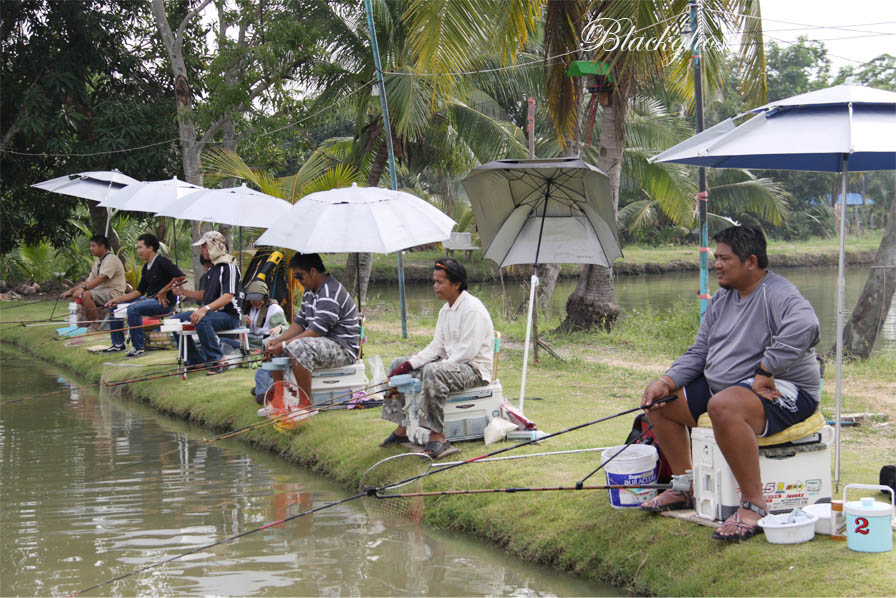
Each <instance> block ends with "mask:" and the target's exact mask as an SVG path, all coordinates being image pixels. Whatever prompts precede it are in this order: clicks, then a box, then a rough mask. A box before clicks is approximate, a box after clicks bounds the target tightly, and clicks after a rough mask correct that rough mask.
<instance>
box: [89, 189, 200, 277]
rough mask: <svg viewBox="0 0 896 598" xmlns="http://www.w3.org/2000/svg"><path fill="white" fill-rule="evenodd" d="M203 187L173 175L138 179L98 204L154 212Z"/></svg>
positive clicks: (175, 254) (175, 250) (129, 210)
mask: <svg viewBox="0 0 896 598" xmlns="http://www.w3.org/2000/svg"><path fill="white" fill-rule="evenodd" d="M204 189H205V187H200V186H199V185H193V184H192V183H187V182H185V181H182V180H180V179H178V178H177V177H173V178H170V179H165V180H162V181H138V182H136V183H133V184H131V185H128V186H127V187H124V188H123V189H121V190H119V191H116V192H115V193H113V194H111V195H110V196H109V197H108V198H106V199H105V200H103V201H101V202H100V204H99V205H100V206H102V207H106V208H114V209H116V210H124V211H128V212H156V211H157V210H160V209H162V208H164V207H166V206H168V205H169V204H172V203H175V202H178V201H179V200H181V199H183V198H185V197H187V196H189V195H190V194H192V193H196V192H197V191H203V190H204ZM174 261H175V263H178V259H177V228H176V227H175V228H174Z"/></svg>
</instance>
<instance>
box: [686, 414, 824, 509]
mask: <svg viewBox="0 0 896 598" xmlns="http://www.w3.org/2000/svg"><path fill="white" fill-rule="evenodd" d="M832 433H833V431H832V429H831V427H830V426H825V428H824V429H823V430H822V433H821V434H820V435H819V438H818V440H819V441H818V442H811V443H805V444H796V443H795V444H793V445H776V446H768V447H759V472H760V476H761V479H762V493H763V494H764V495H765V502H766V508H768V509H769V510H770V511H771V512H772V513H785V512H788V511H792V510H793V509H795V508H796V507H805V506H807V505H813V504H816V503H825V502H830V501H831V449H830V445H829V444H828V443H829V440H830V437H831V435H832ZM691 457H692V462H693V468H694V504H695V509H696V511H697V515H698V516H700V517H703V518H704V519H715V520H718V521H724V520H725V519H727V518H728V517H730V516H731V515H732V514H734V512H735V511H737V509H738V505H739V503H740V488H738V485H737V481H736V480H735V479H734V474H733V473H732V472H731V468H730V467H729V466H728V463H727V461H725V457H724V456H723V455H722V451H721V450H720V449H719V446H718V445H717V444H716V438H715V435H713V431H712V429H711V428H694V429H693V430H691Z"/></svg>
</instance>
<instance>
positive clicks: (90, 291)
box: [60, 235, 127, 330]
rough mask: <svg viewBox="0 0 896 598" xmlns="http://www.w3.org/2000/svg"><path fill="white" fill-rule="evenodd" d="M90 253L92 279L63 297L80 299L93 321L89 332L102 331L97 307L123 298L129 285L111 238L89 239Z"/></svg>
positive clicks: (99, 236) (97, 236) (70, 290)
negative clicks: (113, 248) (91, 256)
mask: <svg viewBox="0 0 896 598" xmlns="http://www.w3.org/2000/svg"><path fill="white" fill-rule="evenodd" d="M90 253H92V254H93V257H94V258H95V260H94V262H93V267H91V269H90V276H88V277H87V280H85V281H84V282H82V283H79V284H76V285H75V286H73V287H72V288H70V289H69V290H67V291H66V292H64V293H62V295H60V297H61V298H63V299H65V298H66V297H74V298H75V299H80V300H81V304H82V305H83V306H84V312H85V315H86V317H87V320H88V321H89V322H90V329H91V330H99V322H97V306H101V305H105V304H106V302H108V301H109V300H111V299H114V298H115V297H119V296H121V295H124V292H125V291H126V290H127V282H126V281H125V279H124V266H123V265H122V263H121V260H120V259H118V257H117V256H116V255H115V254H114V253H112V252H111V251H109V239H107V238H106V237H105V236H103V235H94V236H92V237H90Z"/></svg>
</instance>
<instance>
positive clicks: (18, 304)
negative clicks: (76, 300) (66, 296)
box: [0, 297, 60, 310]
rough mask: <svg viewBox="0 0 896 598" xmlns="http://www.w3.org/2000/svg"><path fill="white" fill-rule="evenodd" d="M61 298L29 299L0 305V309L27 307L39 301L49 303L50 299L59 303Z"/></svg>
mask: <svg viewBox="0 0 896 598" xmlns="http://www.w3.org/2000/svg"><path fill="white" fill-rule="evenodd" d="M59 299H60V297H50V298H48V299H41V300H39V301H29V302H28V303H17V304H15V305H5V306H3V307H0V310H2V309H15V308H17V307H25V306H26V305H37V304H38V303H49V302H50V301H56V302H57V303H58V302H59Z"/></svg>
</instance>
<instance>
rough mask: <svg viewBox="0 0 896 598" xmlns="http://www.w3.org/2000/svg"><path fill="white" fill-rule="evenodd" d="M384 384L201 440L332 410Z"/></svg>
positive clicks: (248, 430) (215, 438)
mask: <svg viewBox="0 0 896 598" xmlns="http://www.w3.org/2000/svg"><path fill="white" fill-rule="evenodd" d="M385 385H388V381H387V382H380V383H378V384H371V385H370V386H366V387H364V388H360V389H358V390H353V391H351V392H348V393H345V394H342V395H337V396H335V397H331V398H330V399H328V400H326V401H323V402H321V403H318V404H317V405H309V406H307V407H300V408H299V409H296V410H293V411H289V412H287V413H283V414H280V415H277V416H276V417H272V418H267V419H265V420H264V421H260V422H256V423H254V424H250V425H248V426H243V427H242V428H237V429H236V430H231V431H230V432H226V433H224V434H220V435H218V436H214V437H212V438H203V440H204V441H206V442H217V441H218V440H224V439H226V438H233V437H234V436H240V435H242V434H245V433H246V432H251V431H252V430H257V429H259V428H263V427H265V426H273V425H276V424H278V423H281V422H285V421H288V420H289V419H291V418H294V417H296V416H297V415H302V413H301V412H305V413H311V412H312V411H331V410H334V409H335V408H336V407H341V406H343V405H345V404H346V403H350V402H351V398H352V397H353V396H354V395H355V393H356V392H362V391H364V392H366V391H369V390H371V389H373V388H376V387H377V386H385ZM300 390H301V389H300ZM338 399H345V400H343V401H339V402H334V401H337V400H338ZM309 408H310V409H309Z"/></svg>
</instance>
